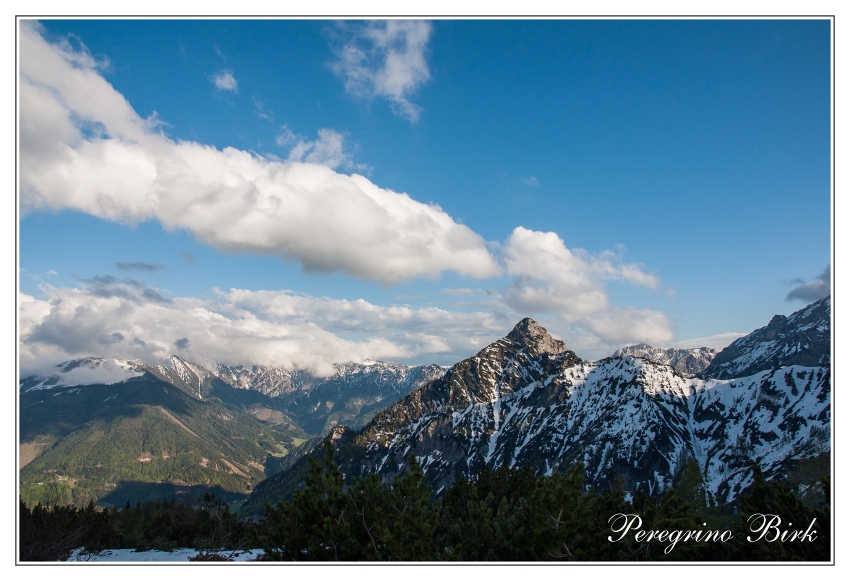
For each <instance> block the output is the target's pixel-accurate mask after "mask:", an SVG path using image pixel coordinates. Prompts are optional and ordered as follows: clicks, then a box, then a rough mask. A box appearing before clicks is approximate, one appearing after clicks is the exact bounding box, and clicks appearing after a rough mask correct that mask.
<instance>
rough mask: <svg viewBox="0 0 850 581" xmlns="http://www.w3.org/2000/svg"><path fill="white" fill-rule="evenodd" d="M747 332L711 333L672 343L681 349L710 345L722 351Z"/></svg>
mask: <svg viewBox="0 0 850 581" xmlns="http://www.w3.org/2000/svg"><path fill="white" fill-rule="evenodd" d="M746 334H747V333H718V334H717V335H709V336H708V337H697V338H696V339H685V340H683V341H676V342H674V343H672V344H671V345H672V346H673V347H678V348H679V349H696V348H697V347H710V348H711V349H716V350H718V351H720V350H721V349H724V348H726V347H728V346H729V345H731V344H732V342H733V341H735V340H736V339H740V338H741V337H743V336H744V335H746Z"/></svg>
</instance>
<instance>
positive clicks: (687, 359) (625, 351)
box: [612, 343, 717, 375]
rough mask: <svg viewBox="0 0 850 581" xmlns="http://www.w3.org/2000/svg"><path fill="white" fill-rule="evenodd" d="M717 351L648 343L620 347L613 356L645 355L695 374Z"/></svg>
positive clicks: (651, 359) (705, 348)
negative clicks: (654, 345) (662, 346)
mask: <svg viewBox="0 0 850 581" xmlns="http://www.w3.org/2000/svg"><path fill="white" fill-rule="evenodd" d="M716 354H717V351H715V350H714V349H711V348H709V347H697V348H696V349H675V348H670V349H661V348H659V347H651V346H650V345H647V344H646V343H641V344H639V345H631V346H629V347H623V348H622V349H618V350H617V351H616V353H614V355H612V357H624V356H626V355H629V356H631V357H643V358H644V359H649V360H650V361H655V362H656V363H663V364H665V365H669V366H670V367H672V368H673V369H675V370H676V371H678V372H679V373H682V374H684V375H695V374H697V373H699V372H700V371H704V370H705V369H706V368H707V367H708V366H709V364H710V363H711V361H712V359H714V356H715V355H716Z"/></svg>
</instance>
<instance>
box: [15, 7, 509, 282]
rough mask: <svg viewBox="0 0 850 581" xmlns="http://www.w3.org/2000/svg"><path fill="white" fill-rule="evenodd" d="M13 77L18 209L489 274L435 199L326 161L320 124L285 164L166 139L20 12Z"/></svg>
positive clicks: (247, 245)
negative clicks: (16, 78)
mask: <svg viewBox="0 0 850 581" xmlns="http://www.w3.org/2000/svg"><path fill="white" fill-rule="evenodd" d="M393 26H395V25H393ZM402 28H404V27H402ZM414 28H415V27H414ZM390 29H393V30H395V29H394V28H393V27H390V28H388V30H390ZM393 34H396V33H393ZM378 36H380V34H378ZM391 36H392V35H391ZM19 86H20V104H21V105H20V154H21V155H20V183H21V206H22V210H23V211H25V212H26V211H32V210H38V209H64V208H69V209H74V210H79V211H82V212H86V213H89V214H92V215H95V216H98V217H101V218H104V219H107V220H113V221H117V222H123V223H129V224H133V223H138V222H142V221H145V220H149V219H156V220H158V221H159V222H160V223H161V224H162V225H163V226H164V227H165V228H166V229H185V230H188V231H190V232H192V233H193V234H194V235H195V236H196V237H197V238H198V239H199V240H201V241H203V242H206V243H208V244H211V245H213V246H215V247H217V248H220V249H227V250H240V251H251V252H258V253H270V254H277V255H278V256H280V257H281V258H283V259H286V260H293V261H296V262H298V263H300V264H301V266H302V268H303V269H304V270H305V271H307V272H336V271H342V272H344V273H346V274H349V275H351V276H354V277H358V278H362V279H367V280H375V281H379V282H381V283H384V284H394V283H396V282H399V281H401V280H405V279H411V278H416V277H436V276H438V275H439V274H440V273H441V272H443V271H446V270H453V271H456V272H458V273H460V274H462V275H466V276H471V277H475V278H486V277H491V276H496V275H498V274H500V271H501V269H500V267H499V265H498V264H497V263H496V261H495V260H494V258H493V257H492V256H491V255H490V253H489V252H488V251H487V249H486V247H485V243H484V240H483V239H482V238H481V236H479V235H478V234H476V233H475V232H473V231H472V230H470V229H469V228H467V227H466V226H464V225H462V224H458V223H457V222H455V221H454V220H453V219H452V218H451V217H450V216H449V215H448V214H446V213H445V212H444V211H443V210H442V209H441V208H439V207H438V206H435V205H427V204H423V203H421V202H417V201H416V200H414V199H412V198H411V197H410V196H408V195H407V194H404V193H397V192H394V191H392V190H388V189H384V188H380V187H378V186H376V185H375V184H373V183H372V182H370V181H369V180H368V179H366V178H365V177H363V176H360V175H350V176H349V175H344V174H340V173H337V172H335V171H333V170H332V169H330V168H329V167H327V165H329V164H330V165H333V164H335V163H336V162H337V160H339V151H340V149H339V148H338V147H337V142H336V138H335V136H334V135H330V134H325V135H322V134H321V133H320V136H319V140H318V142H316V143H314V144H313V145H312V147H311V148H310V149H309V151H306V150H305V151H304V152H303V156H302V157H303V161H295V160H291V161H287V162H280V161H271V160H267V159H265V158H263V157H260V156H258V155H256V154H253V153H250V152H247V151H241V150H238V149H234V148H231V147H227V148H224V149H223V150H219V149H216V148H215V147H211V146H208V145H203V144H200V143H196V142H191V141H174V140H172V139H169V138H168V137H167V136H165V135H164V134H163V133H162V132H161V131H160V129H159V125H160V124H159V122H158V121H157V119H156V118H155V117H152V118H149V119H142V118H141V117H139V115H138V114H137V113H136V112H135V111H134V110H133V108H132V107H131V105H130V103H128V102H127V100H126V99H125V98H124V97H123V95H121V94H120V93H119V92H117V91H116V90H115V89H114V88H113V87H112V86H111V85H110V84H109V83H108V82H107V81H106V80H105V79H104V78H103V77H102V76H101V75H100V73H99V72H98V69H97V63H96V62H95V61H94V60H93V59H92V58H91V56H90V55H88V53H86V52H85V51H84V50H75V49H73V48H72V47H71V46H70V45H69V44H68V43H58V44H51V43H48V42H47V41H46V40H45V39H44V38H43V37H42V35H41V31H40V28H39V25H38V24H37V23H32V22H28V21H22V22H21V25H20V84H19ZM405 86H406V85H405Z"/></svg>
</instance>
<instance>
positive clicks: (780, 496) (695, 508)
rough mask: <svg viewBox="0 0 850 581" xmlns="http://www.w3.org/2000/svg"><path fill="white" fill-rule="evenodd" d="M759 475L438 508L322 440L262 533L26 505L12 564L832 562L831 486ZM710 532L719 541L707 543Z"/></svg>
mask: <svg viewBox="0 0 850 581" xmlns="http://www.w3.org/2000/svg"><path fill="white" fill-rule="evenodd" d="M753 471H754V483H753V485H752V486H751V487H750V489H749V491H748V492H747V493H745V494H744V495H742V496H741V497H740V498H739V499H738V501H737V502H736V503H735V504H732V505H725V506H709V505H707V504H706V500H705V499H706V495H705V492H704V488H703V483H702V479H701V475H700V471H699V467H698V465H697V464H696V461H694V460H691V461H689V462H686V463H685V464H684V469H683V470H681V471H680V473H679V474H678V475H677V479H676V484H675V485H674V486H673V487H672V488H671V489H670V490H668V491H667V492H666V493H665V494H664V495H662V496H660V497H653V496H650V495H649V494H647V493H646V492H645V491H643V490H641V489H638V490H637V491H635V492H633V493H631V494H627V493H626V492H625V490H624V488H623V486H622V480H619V479H618V480H615V481H614V483H613V485H612V486H611V487H610V488H608V489H606V490H603V491H595V490H593V489H592V488H589V487H587V486H585V484H584V479H583V466H581V465H580V464H579V465H576V466H573V467H572V468H570V469H568V470H566V471H563V472H560V471H553V473H552V474H551V475H548V476H537V475H536V474H535V473H534V472H533V471H532V470H531V469H530V468H529V467H524V468H519V469H516V468H499V469H496V470H492V469H490V468H488V467H486V466H485V467H483V468H482V469H481V471H480V472H479V473H478V475H477V476H476V477H475V478H474V479H471V480H467V479H465V478H461V479H460V480H459V481H458V482H457V483H455V485H454V486H453V487H452V488H450V489H449V490H448V491H447V492H446V493H445V494H444V495H443V496H442V497H439V498H437V497H435V496H434V495H433V494H432V491H431V489H430V486H428V484H427V483H426V480H425V475H424V474H423V472H422V469H421V468H420V466H419V465H418V463H417V462H416V461H415V459H413V458H412V457H411V458H410V460H409V465H408V467H407V470H406V471H405V472H404V473H403V474H402V475H401V476H396V477H395V479H394V480H393V482H392V483H385V482H382V481H381V480H380V479H379V478H378V477H377V476H374V475H372V476H368V477H366V478H355V479H353V480H352V481H351V482H349V483H346V482H345V478H344V476H343V474H342V472H341V471H340V470H339V468H338V467H337V466H336V464H335V462H334V449H333V446H332V445H331V444H330V443H329V442H326V445H325V454H324V457H323V459H322V460H321V461H316V460H313V459H311V460H310V467H309V473H308V475H307V476H306V478H305V481H304V486H303V487H302V488H301V489H299V490H297V491H296V492H295V493H294V495H293V497H292V499H291V500H290V501H288V502H278V503H276V504H275V505H268V506H267V507H266V511H265V515H264V517H263V518H261V519H259V520H258V521H256V522H254V521H250V520H240V519H238V518H237V517H236V516H235V515H234V514H232V513H231V512H230V510H229V508H228V506H227V505H226V504H224V503H223V502H222V501H220V500H217V499H215V498H214V497H212V496H210V495H206V496H205V498H204V500H203V502H201V503H199V504H196V505H191V504H187V503H181V502H174V501H161V502H154V503H146V504H138V505H137V506H136V507H131V506H130V505H129V504H128V505H127V506H125V507H124V508H123V509H122V510H102V511H101V510H98V509H97V508H96V507H95V506H94V504H93V503H91V504H90V505H89V506H88V507H85V508H74V507H60V506H54V507H52V508H47V507H42V506H41V505H37V506H36V507H34V508H32V509H30V508H28V507H27V506H26V504H25V503H24V502H23V501H21V553H20V554H21V560H39V559H45V560H56V559H61V558H63V557H64V558H67V557H68V555H70V554H71V550H72V549H74V548H78V547H85V550H86V551H90V552H96V551H98V550H102V549H105V548H137V549H145V548H157V549H161V550H170V549H174V548H179V547H193V548H195V549H198V550H202V551H204V552H203V553H202V558H204V559H226V558H227V551H232V550H244V549H248V548H252V549H254V548H261V549H262V550H263V554H262V556H261V557H260V558H261V559H262V560H273V561H276V560H279V561H482V562H486V561H556V562H570V561H797V560H802V561H828V560H829V559H830V548H831V540H830V531H829V529H830V512H829V505H828V502H829V480H828V479H826V478H825V479H823V480H822V481H821V483H820V485H819V488H820V493H821V494H822V499H821V506H820V507H818V506H812V505H811V504H804V503H803V502H802V501H801V500H800V499H799V498H798V496H796V495H795V494H794V493H793V491H792V490H790V489H789V488H787V487H786V486H785V485H783V483H781V482H779V481H777V480H772V481H766V480H765V478H764V476H763V475H762V474H761V471H760V470H759V469H758V467H755V466H754V467H753ZM755 514H763V515H779V516H780V517H781V519H782V521H783V526H784V525H785V524H787V523H793V525H795V526H793V527H791V528H793V529H795V530H796V529H798V528H805V527H806V525H808V524H809V523H812V522H814V523H815V529H816V534H809V535H808V536H806V537H805V538H802V539H801V538H799V537H800V535H786V537H784V541H782V540H774V541H771V535H762V538H760V539H757V540H756V539H755V538H754V537H757V536H758V535H757V534H756V533H754V532H753V522H752V520H750V521H748V520H747V519H748V518H750V517H751V516H752V515H755ZM615 515H639V517H640V521H641V525H642V529H641V530H642V531H643V532H644V533H647V532H649V531H655V532H656V533H657V532H660V531H667V532H670V531H691V532H697V533H700V534H698V535H696V536H695V538H696V539H698V540H694V539H693V538H691V539H688V540H682V541H681V542H678V543H673V545H674V546H673V547H672V549H671V548H670V544H671V542H670V538H669V537H667V535H665V537H666V538H664V540H659V539H658V536H657V535H656V536H655V537H652V536H649V535H635V534H634V533H635V531H629V534H626V535H623V536H622V538H621V539H617V537H618V536H619V535H618V534H616V533H615V532H614V529H616V528H617V527H619V526H620V524H619V523H622V518H621V519H620V520H616V519H613V520H612V518H613V517H615ZM789 526H790V525H789ZM815 529H811V530H815ZM777 530H778V529H777ZM783 530H784V529H783ZM711 531H715V532H716V534H714V535H713V536H711V535H708V534H705V535H702V533H709V532H711ZM722 531H728V534H729V535H731V537H730V539H728V540H726V541H725V542H724V541H723V540H720V539H719V538H718V537H719V533H720V532H722ZM647 536H649V538H647ZM748 536H749V537H750V538H751V539H753V540H755V542H749V541H747V537H748ZM703 537H705V538H703ZM792 537H793V538H792ZM58 539H65V541H62V542H60V540H58ZM611 539H614V540H611ZM63 542H64V544H63ZM71 545H75V546H71ZM60 546H61V551H60ZM57 551H59V552H57ZM57 554H58V555H59V556H58V557H57V556H56V555H57Z"/></svg>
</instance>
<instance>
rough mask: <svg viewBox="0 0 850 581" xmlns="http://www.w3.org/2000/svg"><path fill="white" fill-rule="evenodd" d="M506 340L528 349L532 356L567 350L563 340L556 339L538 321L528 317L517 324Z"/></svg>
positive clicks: (555, 353)
mask: <svg viewBox="0 0 850 581" xmlns="http://www.w3.org/2000/svg"><path fill="white" fill-rule="evenodd" d="M505 340H507V341H510V342H512V343H513V344H514V346H516V347H517V348H519V349H522V350H524V351H526V352H527V353H528V354H529V355H531V356H532V357H536V356H538V355H542V354H543V353H548V354H549V355H557V354H559V353H564V352H565V351H566V350H567V346H566V345H565V344H564V342H563V341H561V340H560V339H555V338H554V337H552V335H550V334H549V331H547V330H546V329H544V328H543V327H541V326H540V325H539V324H538V323H537V321H534V320H532V319H529V318H527V317H526V318H525V319H523V320H522V321H520V322H519V323H517V324H516V327H514V328H513V330H512V331H511V332H510V333H508V335H507V337H505Z"/></svg>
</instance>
